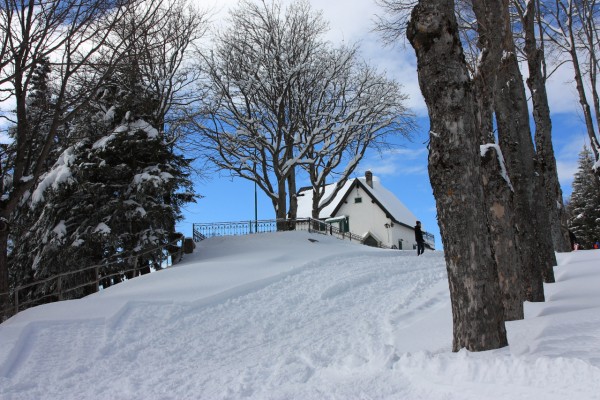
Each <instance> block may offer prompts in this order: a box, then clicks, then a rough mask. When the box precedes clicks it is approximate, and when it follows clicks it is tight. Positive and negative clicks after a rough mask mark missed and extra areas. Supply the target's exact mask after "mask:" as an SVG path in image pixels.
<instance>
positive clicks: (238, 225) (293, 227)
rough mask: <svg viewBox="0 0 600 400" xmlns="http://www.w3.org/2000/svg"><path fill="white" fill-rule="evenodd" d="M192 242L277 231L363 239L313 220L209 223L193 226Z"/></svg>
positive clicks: (329, 224)
mask: <svg viewBox="0 0 600 400" xmlns="http://www.w3.org/2000/svg"><path fill="white" fill-rule="evenodd" d="M192 229H193V233H194V240H195V241H197V242H199V241H201V240H204V239H206V238H209V237H215V236H239V235H249V234H253V233H268V232H277V231H309V232H312V233H320V234H325V235H330V236H335V237H337V238H339V239H348V240H355V241H358V242H362V240H363V237H362V236H359V235H356V234H354V233H352V232H344V231H342V230H340V228H339V227H337V226H335V225H334V224H332V223H331V222H326V221H321V220H318V219H314V218H300V219H294V220H292V219H269V220H260V221H237V222H210V223H195V224H193V227H192Z"/></svg>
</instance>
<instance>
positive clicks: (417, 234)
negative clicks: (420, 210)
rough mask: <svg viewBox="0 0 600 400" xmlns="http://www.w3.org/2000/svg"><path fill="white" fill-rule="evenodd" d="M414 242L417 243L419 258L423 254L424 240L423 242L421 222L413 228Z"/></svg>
mask: <svg viewBox="0 0 600 400" xmlns="http://www.w3.org/2000/svg"><path fill="white" fill-rule="evenodd" d="M415 240H416V241H417V256H420V255H421V254H423V253H425V240H423V231H422V230H421V221H417V225H416V226H415Z"/></svg>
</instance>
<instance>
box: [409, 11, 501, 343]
mask: <svg viewBox="0 0 600 400" xmlns="http://www.w3.org/2000/svg"><path fill="white" fill-rule="evenodd" d="M407 37H408V39H409V41H410V43H411V45H412V46H413V48H414V49H415V52H416V55H417V61H418V75H419V85H420V87H421V92H422V93H423V96H424V98H425V102H426V104H427V107H428V112H429V117H430V124H431V128H430V144H429V167H428V168H429V176H430V180H431V184H432V187H433V192H434V196H435V199H436V208H437V213H438V221H439V225H440V233H441V236H442V242H443V244H444V253H445V257H446V268H447V272H448V281H449V286H450V298H451V302H452V316H453V330H454V339H453V345H452V348H453V351H458V350H460V349H461V348H466V349H468V350H471V351H482V350H489V349H495V348H499V347H503V346H506V345H507V339H506V330H505V327H504V321H503V308H502V303H501V296H500V287H499V283H498V273H497V269H496V263H495V261H494V258H493V256H492V254H491V250H490V240H489V236H488V232H487V228H486V226H485V224H482V223H481V221H485V218H486V212H485V203H484V195H483V190H482V186H481V175H480V154H479V137H478V133H477V130H476V124H475V116H474V110H473V107H474V103H473V93H472V87H471V82H470V80H469V77H468V73H467V69H466V63H465V59H464V54H463V52H462V47H461V44H460V40H459V37H458V30H457V23H456V19H455V16H454V2H453V1H451V0H421V1H419V2H418V4H417V5H416V6H415V8H414V9H413V11H412V15H411V20H410V22H409V24H408V28H407Z"/></svg>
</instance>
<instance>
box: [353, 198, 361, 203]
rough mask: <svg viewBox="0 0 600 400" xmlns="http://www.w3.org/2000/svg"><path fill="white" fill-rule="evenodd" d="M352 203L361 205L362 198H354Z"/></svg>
mask: <svg viewBox="0 0 600 400" xmlns="http://www.w3.org/2000/svg"><path fill="white" fill-rule="evenodd" d="M354 203H355V204H357V203H362V197H355V198H354Z"/></svg>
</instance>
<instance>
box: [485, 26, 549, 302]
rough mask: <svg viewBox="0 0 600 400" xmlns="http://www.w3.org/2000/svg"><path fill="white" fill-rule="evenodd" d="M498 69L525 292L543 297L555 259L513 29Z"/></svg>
mask: <svg viewBox="0 0 600 400" xmlns="http://www.w3.org/2000/svg"><path fill="white" fill-rule="evenodd" d="M503 45H504V56H503V57H502V61H501V64H500V66H499V69H498V90H497V91H496V98H495V103H496V107H495V109H496V120H497V122H498V138H499V142H500V148H501V149H502V153H503V154H504V158H505V160H506V163H507V169H508V173H509V175H510V178H511V182H512V184H513V187H514V189H515V202H516V207H515V212H516V218H517V220H516V223H517V228H518V232H519V242H520V243H521V244H522V246H521V247H520V250H521V259H522V261H523V267H524V272H525V273H524V279H525V286H524V287H525V298H526V299H527V300H529V301H544V288H543V281H546V282H553V281H554V273H553V266H554V265H556V260H555V257H554V251H553V247H552V241H551V233H550V229H549V225H548V220H547V218H546V219H545V220H544V218H543V215H542V214H541V213H540V212H538V211H539V208H540V205H543V204H544V198H543V197H542V193H540V190H539V186H538V185H539V182H538V181H537V180H536V178H535V166H534V157H535V152H534V149H533V142H532V140H531V133H530V130H529V110H528V108H527V100H526V96H525V87H524V84H523V78H522V76H521V72H520V70H519V65H518V62H517V58H516V55H515V52H514V50H515V48H514V43H513V39H512V34H509V35H507V36H506V38H505V40H504V44H503Z"/></svg>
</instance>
